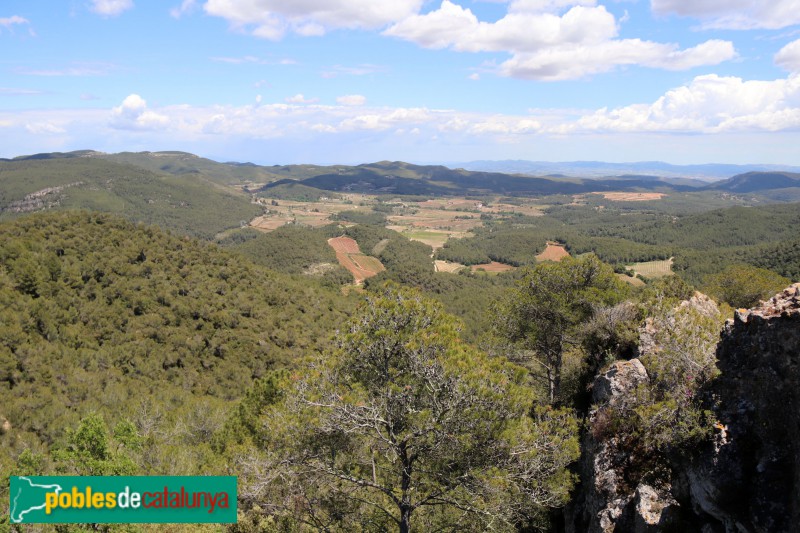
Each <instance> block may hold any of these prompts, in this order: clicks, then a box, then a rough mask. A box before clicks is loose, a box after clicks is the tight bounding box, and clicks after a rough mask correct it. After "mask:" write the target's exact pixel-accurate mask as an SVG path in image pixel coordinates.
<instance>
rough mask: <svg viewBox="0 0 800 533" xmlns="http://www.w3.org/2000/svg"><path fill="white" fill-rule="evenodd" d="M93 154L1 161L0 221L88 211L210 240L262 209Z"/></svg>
mask: <svg viewBox="0 0 800 533" xmlns="http://www.w3.org/2000/svg"><path fill="white" fill-rule="evenodd" d="M91 154H93V152H92V153H88V155H87V154H84V155H82V156H80V157H79V156H74V154H42V155H38V156H31V157H30V158H26V159H18V160H12V161H0V184H1V186H0V220H2V219H9V218H12V217H15V216H18V215H20V214H24V213H28V212H35V211H42V210H60V209H75V208H79V209H91V210H93V211H103V212H110V213H116V214H120V215H122V216H125V217H127V218H128V219H130V220H133V221H137V222H139V221H141V222H145V223H147V224H157V225H158V226H160V227H162V228H165V229H171V230H175V231H178V232H180V233H183V234H187V235H193V236H196V237H200V238H204V239H211V238H213V237H214V235H216V234H217V233H219V232H221V231H223V230H225V229H228V228H234V227H239V226H240V225H241V224H242V223H243V222H247V221H249V220H251V219H252V218H253V217H254V216H256V215H258V214H260V213H261V212H262V209H261V208H260V207H258V206H257V205H254V204H252V203H251V202H250V198H249V197H248V196H247V195H245V194H242V193H241V192H237V191H235V190H233V189H230V188H228V189H223V188H221V187H220V186H219V185H218V184H216V183H214V182H213V181H211V180H209V179H207V178H205V177H203V176H201V175H198V174H188V175H178V176H172V175H167V174H162V173H156V172H153V171H150V170H147V169H145V168H141V167H139V166H134V165H132V164H127V163H115V162H112V161H106V160H104V159H101V158H98V157H96V156H94V155H91Z"/></svg>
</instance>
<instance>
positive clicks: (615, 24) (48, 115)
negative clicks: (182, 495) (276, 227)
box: [0, 0, 800, 165]
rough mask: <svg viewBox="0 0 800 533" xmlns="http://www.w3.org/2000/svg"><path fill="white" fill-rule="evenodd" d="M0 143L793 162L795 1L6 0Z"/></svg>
mask: <svg viewBox="0 0 800 533" xmlns="http://www.w3.org/2000/svg"><path fill="white" fill-rule="evenodd" d="M0 49H1V50H2V54H1V55H0V135H2V139H3V142H2V144H1V145H0V156H2V157H13V156H17V155H21V154H30V153H36V152H45V151H66V150H75V149H84V148H88V149H96V150H101V151H107V152H117V151H126V150H131V151H140V150H152V151H156V150H186V151H190V152H194V153H197V154H199V155H203V156H206V157H211V158H214V159H217V160H236V161H253V162H256V163H262V164H276V163H323V164H324V163H362V162H369V161H376V160H382V159H391V160H406V161H412V162H428V163H433V162H458V161H470V160H475V159H531V160H548V161H564V160H605V161H616V162H623V161H643V160H662V161H668V162H671V163H707V162H730V163H774V164H792V165H798V164H800V150H798V149H797V146H798V145H799V144H800V142H799V141H800V0H770V1H769V2H767V1H764V0H724V1H722V0H491V1H490V0H443V1H442V0H436V1H426V0H194V1H193V0H167V1H154V0H72V1H68V2H58V1H52V2H31V1H29V0H26V1H22V0H10V1H6V2H3V3H2V5H0Z"/></svg>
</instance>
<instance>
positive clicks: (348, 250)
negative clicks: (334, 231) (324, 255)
mask: <svg viewBox="0 0 800 533" xmlns="http://www.w3.org/2000/svg"><path fill="white" fill-rule="evenodd" d="M328 244H329V245H330V247H331V248H333V249H334V251H335V252H336V259H337V260H338V261H339V264H340V265H342V266H343V267H344V268H346V269H347V270H349V271H350V273H351V274H353V279H354V281H355V283H356V285H361V284H362V283H364V280H365V279H367V278H371V277H372V276H375V275H376V274H378V273H379V272H383V271H384V270H386V269H385V268H384V267H383V265H382V264H381V262H380V261H379V260H378V259H376V258H374V257H371V256H369V255H364V254H362V253H361V250H360V249H359V247H358V243H357V242H356V241H355V240H354V239H351V238H350V237H334V238H331V239H328Z"/></svg>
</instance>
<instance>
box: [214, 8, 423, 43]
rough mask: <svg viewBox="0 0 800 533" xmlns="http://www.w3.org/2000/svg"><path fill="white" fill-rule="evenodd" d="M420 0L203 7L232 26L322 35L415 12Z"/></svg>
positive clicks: (269, 33) (262, 32)
mask: <svg viewBox="0 0 800 533" xmlns="http://www.w3.org/2000/svg"><path fill="white" fill-rule="evenodd" d="M422 3H423V1H422V0H304V1H302V2H286V1H285V0H208V1H207V2H206V3H205V5H204V9H205V11H206V13H208V14H209V15H213V16H217V17H222V18H224V19H225V20H227V21H228V23H229V24H230V25H231V27H233V28H234V29H237V30H241V31H248V32H250V33H251V34H252V35H254V36H256V37H261V38H264V39H270V40H278V39H281V38H282V37H283V36H284V35H285V34H286V33H287V32H293V33H297V34H299V35H305V36H313V35H322V34H324V33H325V32H326V31H328V30H333V29H339V28H347V29H356V28H364V29H375V28H381V27H383V26H385V25H387V24H390V23H392V22H396V21H398V20H402V19H403V18H405V17H407V16H409V15H412V14H414V13H416V12H417V11H418V10H419V8H420V7H421V6H422Z"/></svg>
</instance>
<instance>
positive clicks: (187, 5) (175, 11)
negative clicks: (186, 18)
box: [169, 0, 197, 19]
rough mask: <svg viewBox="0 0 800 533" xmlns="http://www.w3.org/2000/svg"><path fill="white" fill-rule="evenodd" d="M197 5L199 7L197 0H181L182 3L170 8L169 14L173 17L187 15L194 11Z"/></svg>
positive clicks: (177, 17)
mask: <svg viewBox="0 0 800 533" xmlns="http://www.w3.org/2000/svg"><path fill="white" fill-rule="evenodd" d="M195 7H197V0H183V2H181V5H179V6H177V7H173V8H172V9H170V10H169V14H170V15H171V16H172V17H174V18H176V19H179V18H181V17H182V16H183V15H186V14H188V13H191V12H192V11H194V9H195Z"/></svg>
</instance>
